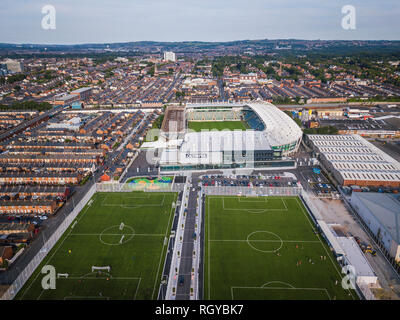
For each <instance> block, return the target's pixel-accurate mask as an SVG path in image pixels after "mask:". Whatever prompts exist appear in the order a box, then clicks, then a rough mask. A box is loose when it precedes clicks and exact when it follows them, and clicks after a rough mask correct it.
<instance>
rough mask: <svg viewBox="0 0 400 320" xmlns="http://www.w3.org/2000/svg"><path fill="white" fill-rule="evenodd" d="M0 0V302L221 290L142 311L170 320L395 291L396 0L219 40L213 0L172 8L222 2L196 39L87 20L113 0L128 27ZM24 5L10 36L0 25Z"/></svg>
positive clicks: (398, 161) (398, 289) (398, 253)
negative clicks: (249, 303) (192, 304)
mask: <svg viewBox="0 0 400 320" xmlns="http://www.w3.org/2000/svg"><path fill="white" fill-rule="evenodd" d="M91 1H92V0H90V1H88V2H91ZM168 1H169V0H168ZM5 2H6V4H4V10H5V11H4V13H0V17H2V18H3V19H4V20H3V22H0V27H4V26H5V25H3V24H6V23H9V26H10V29H9V31H8V32H7V34H4V35H0V299H1V300H18V301H26V300H79V301H86V300H96V301H103V300H156V301H157V302H160V303H161V302H162V303H164V302H167V301H171V300H175V301H177V300H179V301H183V300H195V301H203V302H205V301H210V300H211V301H213V300H224V301H228V300H231V302H232V303H231V304H229V305H224V308H225V307H226V308H228V307H229V308H228V309H229V310H227V309H226V310H225V309H224V310H225V311H224V312H225V313H222V311H221V310H222V309H221V310H220V309H218V308H216V309H215V310H214V309H209V307H212V305H211V304H210V305H208V306H207V307H205V309H202V308H201V307H200V310H197V311H196V310H190V309H189V307H188V309H185V308H186V307H184V306H183V305H182V307H175V308H177V309H173V307H167V306H168V305H166V304H162V308H161V307H160V309H158V307H157V309H156V310H153V309H154V308H153V309H152V314H153V315H170V314H175V315H179V316H182V317H186V316H188V317H189V313H199V312H200V315H207V314H214V313H215V314H230V315H234V314H240V313H241V312H242V309H241V308H242V307H243V305H245V304H241V305H238V304H237V305H235V301H241V302H243V301H245V300H257V301H271V300H273V301H276V300H285V301H286V300H292V301H293V300H308V301H309V300H353V301H357V300H399V299H400V37H399V33H398V30H400V29H399V27H400V22H399V21H398V19H397V20H396V21H392V20H393V17H398V14H399V13H400V6H399V5H398V4H397V3H395V2H392V1H388V3H387V4H385V5H383V6H382V8H381V9H382V11H381V13H380V15H381V16H379V19H384V18H382V17H386V19H387V20H386V23H387V28H386V27H384V26H381V27H379V28H376V30H375V31H376V32H375V31H374V32H372V31H371V30H370V27H366V26H365V20H366V19H369V21H375V20H372V17H374V14H375V13H376V10H375V9H376V6H377V4H376V3H377V1H375V2H374V1H370V0H368V1H366V4H365V6H366V7H362V9H360V10H358V4H359V3H360V1H358V0H357V1H354V6H352V5H344V4H340V5H337V6H335V8H333V9H332V8H330V9H329V10H336V11H335V14H334V15H333V16H334V17H331V14H329V13H328V12H330V11H325V10H328V9H323V8H322V7H320V5H318V4H317V2H316V1H308V2H310V3H314V2H315V8H316V10H317V11H318V12H319V14H321V15H322V17H324V16H325V15H326V16H325V17H326V20H325V23H323V22H318V21H320V20H324V19H323V18H319V19H316V22H315V23H316V24H317V26H316V27H310V28H309V27H308V25H307V24H306V23H305V22H304V21H303V20H301V19H300V18H299V17H297V16H296V14H295V12H293V11H296V8H297V7H296V4H295V2H294V1H292V0H289V1H288V3H291V4H288V6H289V7H290V8H287V10H288V11H287V17H288V19H289V18H290V17H291V18H292V19H293V23H298V24H299V28H298V30H293V29H292V27H291V24H290V23H288V22H282V24H281V25H276V28H277V29H279V28H280V29H279V30H280V31H279V32H280V33H276V32H278V31H276V30H275V31H271V32H272V33H268V28H269V25H268V23H270V22H265V21H264V22H259V23H260V24H259V25H258V24H257V23H256V22H254V23H255V25H254V26H253V24H252V21H253V20H252V19H250V18H249V20H246V21H247V22H248V24H249V25H250V27H254V30H253V29H251V28H250V27H249V28H248V29H247V28H244V30H243V33H241V32H239V31H238V30H237V29H236V27H232V30H230V32H229V33H228V31H227V30H225V29H220V27H219V26H220V25H219V23H227V22H226V21H229V20H230V19H231V17H236V16H237V15H239V12H240V7H239V6H238V3H237V1H233V2H232V8H230V9H227V11H226V16H225V15H224V14H222V13H221V11H220V10H222V9H221V8H225V4H223V3H224V2H225V1H224V0H220V1H214V2H215V3H213V4H206V2H208V1H205V2H204V4H202V5H198V6H199V7H197V4H194V3H192V1H188V2H187V3H186V4H182V7H179V8H180V10H181V11H185V12H187V15H188V16H189V17H192V16H191V15H192V11H191V10H195V11H196V10H198V11H199V12H203V14H205V17H204V19H205V21H209V19H210V17H209V16H208V14H206V13H208V12H209V14H210V16H215V15H214V13H212V12H214V11H215V12H216V13H215V14H222V15H221V19H220V21H218V23H217V24H216V31H215V34H212V32H211V33H210V32H207V30H208V27H209V26H207V25H206V26H205V27H204V28H205V30H202V31H201V32H200V30H198V29H196V31H194V33H193V38H188V36H187V34H188V33H187V30H183V31H182V33H179V32H177V33H176V36H175V37H173V35H171V32H172V31H171V32H167V31H168V30H176V28H178V27H179V28H182V29H185V28H187V29H190V28H191V27H190V26H188V25H187V21H185V24H182V23H180V22H179V21H171V24H170V25H165V30H159V29H157V28H155V27H154V26H152V22H151V21H150V22H148V23H147V22H146V21H145V20H141V19H142V18H139V17H138V19H140V21H141V26H142V27H143V30H144V31H143V32H144V34H143V35H141V36H140V37H139V36H135V33H132V36H131V38H130V39H127V37H128V36H129V34H128V33H125V28H126V26H127V25H125V24H123V23H121V25H120V26H113V27H110V28H111V29H112V32H111V31H110V32H108V31H107V32H106V31H105V28H106V27H105V26H104V25H103V24H102V23H99V22H98V21H97V20H93V19H95V17H98V18H99V19H102V18H103V14H105V13H104V12H105V11H107V10H108V9H109V10H111V11H110V12H114V10H117V9H118V10H120V11H119V12H120V14H121V17H120V19H121V21H123V22H124V23H128V22H126V16H125V14H126V13H125V11H129V10H131V9H132V8H131V6H132V4H127V3H124V1H119V0H118V1H116V2H117V3H118V5H121V7H118V6H117V7H118V8H117V9H115V8H111V7H110V5H111V4H110V3H109V2H108V1H106V0H101V1H99V4H98V8H97V9H94V12H95V13H96V14H94V16H90V17H89V18H88V21H85V22H83V21H82V20H80V19H77V20H74V21H75V22H76V23H81V24H82V25H81V26H80V27H79V28H81V30H82V32H81V33H79V31H78V30H76V31H77V32H75V35H76V41H73V40H71V39H73V38H71V33H70V32H66V31H65V30H66V28H67V27H68V28H69V27H70V26H71V25H70V22H66V17H69V16H68V14H69V12H70V10H71V8H72V6H73V3H75V2H76V1H75V0H74V1H71V3H70V4H67V3H66V1H63V0H62V1H60V3H63V4H62V5H61V4H59V3H57V1H53V2H55V3H54V4H46V5H45V4H42V3H35V1H33V2H29V1H27V8H26V11H23V10H25V9H23V8H22V7H20V4H19V3H18V4H16V3H13V2H11V1H8V0H6V1H5ZM50 2H51V1H50ZM134 2H135V1H132V3H134ZM176 2H179V1H175V0H171V4H172V3H174V5H177V4H176ZM300 2H301V1H300ZM305 2H307V1H305ZM92 5H93V4H92ZM268 5H270V6H271V10H272V8H276V4H272V2H271V1H256V0H255V1H254V8H253V9H249V10H250V11H251V10H264V9H263V8H264V6H266V7H268ZM309 5H310V4H307V6H309ZM70 6H71V7H70ZM111 6H112V5H111ZM143 6H144V7H140V5H139V4H138V7H137V9H138V10H139V9H140V10H147V9H146V8H148V6H150V5H149V4H145V5H143ZM305 6H306V4H305ZM360 6H361V5H360ZM151 7H152V8H154V9H155V10H156V9H157V8H159V9H160V10H162V9H163V8H164V9H165V12H164V13H165V14H166V15H170V17H171V18H172V20H173V19H174V17H175V16H173V14H174V13H173V11H170V10H171V9H168V8H167V7H164V4H162V3H159V1H158V0H157V1H154V3H153V4H152V5H151ZM283 7H284V5H283V4H282V8H283ZM107 8H108V9H107ZM135 8H136V7H135ZM366 8H367V9H366ZM101 9H103V10H101ZM18 10H22V11H21V13H20V14H21V16H20V15H19V13H18V12H19V11H18ZM31 10H36V11H35V15H36V16H38V17H39V19H37V18H35V17H36V16H35V15H32V16H31V14H30V12H31ZM85 10H89V8H87V7H86V5H82V11H81V12H79V13H76V15H77V18H79V17H81V15H83V14H84V13H85ZM132 10H133V9H132ZM140 10H139V11H138V12H141V11H140ZM157 10H158V9H157ZM157 10H156V11H157ZM282 10H283V9H282ZM298 10H302V9H298ZM103 11H104V12H103ZM123 11H124V12H123ZM178 11H179V10H178ZM56 12H57V15H56ZM196 12H197V11H196ZM251 12H253V13H252V14H254V15H257V14H256V13H255V12H254V11H251ZM282 12H283V11H282ZM301 12H303V11H301ZM132 14H133V13H132ZM136 14H138V13H134V15H136ZM158 14H159V13H158V11H157V12H155V13H154V15H155V16H156V17H155V18H153V17H152V16H151V13H149V15H150V16H149V19H150V20H152V19H157V16H158ZM181 14H182V12H180V11H179V12H177V13H176V20H179V19H178V18H181ZM356 14H357V20H355V16H356ZM24 15H26V20H25V21H24V22H23V24H24V28H27V29H26V30H27V31H26V33H24V31H22V30H25V29H23V28H22V27H15V28H11V27H12V26H13V22H12V21H11V20H8V19H11V18H14V19H22V18H21V17H22V16H24ZM97 15H98V16H97ZM242 15H243V17H244V14H242ZM249 15H250V13H249ZM246 17H247V16H246ZM335 17H336V18H337V19H336V18H335ZM192 18H193V25H194V26H196V28H197V24H198V23H199V22H198V20H197V18H196V16H195V15H193V17H192ZM35 19H36V20H37V21H36V20H35ZM110 19H111V20H112V21H113V18H110ZM159 19H160V21H163V22H164V20H163V19H164V17H160V18H159ZM297 19H300V20H297ZM334 19H336V20H337V21H336V20H335V21H336V22H335V23H336V25H335V26H333V27H330V24H329V23H330V22H331V21H333V20H334ZM353 19H354V20H353ZM377 19H378V18H377ZM379 19H378V20H377V21H380V23H382V21H381V20H379ZM78 20H79V22H78ZM289 20H290V19H289ZM34 21H35V22H34ZM96 21H97V22H96ZM285 21H288V20H285ZM356 21H357V24H356ZM358 21H360V22H359V24H358ZM30 23H32V25H33V23H36V24H37V26H35V27H29V25H30ZM131 23H132V24H131V25H129V26H130V27H132V28H134V27H136V26H137V25H136V23H137V22H136V20H133V21H132V22H131ZM264 23H266V24H265V25H264ZM274 23H275V21H274ZM318 23H321V25H319V24H318ZM371 23H375V22H371ZM384 23H385V22H384ZM93 26H96V28H98V32H96V31H95V30H92V29H93ZM75 27H76V26H74V27H71V28H72V29H71V30H75V29H74V28H75ZM193 28H194V27H193ZM263 28H264V29H265V32H264V33H261V34H264V36H263V37H262V36H259V34H260V33H259V32H260V29H263ZM28 29H29V31H28ZM161 29H162V26H161ZM194 29H195V28H194ZM194 29H193V30H194ZM315 29H317V30H315ZM255 30H257V32H256V31H255ZM317 31H318V32H317ZM102 32H104V38H102V39H103V41H101V40H98V39H99V38H98V34H99V33H102ZM174 32H175V31H174ZM245 32H247V33H245ZM274 32H275V33H274ZM314 32H315V33H314ZM47 34H48V36H47V38H46V35H47ZM153 34H154V36H152V35H153ZM276 34H280V35H282V37H277V36H275V35H276ZM307 34H310V36H304V35H307ZM113 35H115V39H114V40H113ZM146 37H147V38H146ZM269 37H270V39H268V38H269ZM92 39H93V40H92ZM241 39H243V40H241ZM338 39H343V40H338ZM388 39H389V40H388ZM232 300H233V301H232ZM160 306H161V305H160ZM221 306H222V305H221ZM203 307H204V305H203ZM168 308H170V309H168ZM179 308H182V309H179Z"/></svg>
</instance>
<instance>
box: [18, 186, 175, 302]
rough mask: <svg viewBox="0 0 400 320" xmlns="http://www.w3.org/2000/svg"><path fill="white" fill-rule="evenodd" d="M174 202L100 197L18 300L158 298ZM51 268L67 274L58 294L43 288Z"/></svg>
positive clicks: (166, 197) (157, 196)
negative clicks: (97, 268) (96, 269)
mask: <svg viewBox="0 0 400 320" xmlns="http://www.w3.org/2000/svg"><path fill="white" fill-rule="evenodd" d="M176 197H177V195H176V194H175V193H144V192H129V193H96V194H95V195H94V196H93V198H92V200H93V201H92V202H91V201H89V203H88V205H87V206H86V207H85V208H84V209H83V210H82V211H81V213H80V214H79V215H78V217H77V218H76V219H75V221H77V222H76V223H75V222H73V223H72V224H71V226H70V227H69V228H68V229H67V230H66V232H65V233H64V235H63V236H62V237H61V238H60V240H59V241H58V242H57V244H56V245H55V246H54V247H53V249H52V250H51V251H50V252H49V254H48V255H47V256H46V257H45V259H44V260H43V261H42V263H41V265H40V266H39V268H38V269H37V270H36V271H35V272H34V273H33V275H32V276H31V278H30V279H29V280H28V281H27V283H26V284H25V286H24V287H23V288H22V289H21V290H20V292H19V293H18V295H17V297H16V298H17V299H58V300H59V299H157V295H158V290H159V286H160V281H161V274H162V268H163V266H164V260H165V254H166V250H167V246H166V245H164V244H165V242H164V241H165V239H166V238H168V236H169V233H170V228H171V224H172V220H173V216H174V208H173V207H172V203H173V202H176ZM121 223H124V225H125V226H124V227H123V229H122V230H120V228H119V227H120V225H121ZM121 239H122V240H121ZM120 241H122V244H120ZM48 264H49V265H53V266H54V267H55V269H56V273H68V274H69V277H68V278H67V279H64V278H59V279H57V281H56V289H55V290H51V289H50V290H43V289H42V286H41V281H42V277H43V276H44V275H42V274H41V273H40V271H41V269H42V267H43V266H44V265H48ZM92 266H110V267H111V272H110V274H107V273H106V272H103V273H102V274H100V275H99V274H97V273H96V272H94V273H92V272H91V267H92Z"/></svg>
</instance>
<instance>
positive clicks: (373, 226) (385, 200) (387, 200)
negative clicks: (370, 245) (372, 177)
mask: <svg viewBox="0 0 400 320" xmlns="http://www.w3.org/2000/svg"><path fill="white" fill-rule="evenodd" d="M351 205H352V207H353V208H354V209H355V210H356V211H357V213H358V215H359V216H360V217H361V219H362V220H363V221H364V223H365V224H366V225H367V226H368V228H369V229H370V231H371V232H372V233H373V234H374V235H375V237H376V238H377V239H378V241H379V242H380V244H381V245H383V247H384V248H385V250H386V251H387V252H388V253H389V255H390V256H391V257H393V258H394V259H395V260H396V261H400V200H399V198H398V195H394V194H389V193H377V192H353V193H352V195H351Z"/></svg>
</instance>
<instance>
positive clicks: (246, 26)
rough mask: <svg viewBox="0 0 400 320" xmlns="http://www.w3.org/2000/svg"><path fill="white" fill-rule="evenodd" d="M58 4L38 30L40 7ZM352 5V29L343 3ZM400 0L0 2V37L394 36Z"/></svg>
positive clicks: (70, 40)
mask: <svg viewBox="0 0 400 320" xmlns="http://www.w3.org/2000/svg"><path fill="white" fill-rule="evenodd" d="M45 5H52V6H54V8H55V10H56V19H55V22H56V25H55V29H53V30H51V29H50V30H45V29H43V28H42V19H43V17H44V16H45V14H42V7H43V6H45ZM345 5H352V6H353V7H354V8H355V17H356V20H355V21H356V24H355V29H354V30H345V29H343V28H342V19H343V17H344V16H345V14H343V13H342V7H343V6H345ZM399 17H400V0H45V1H43V0H0V42H5V43H33V44H77V43H112V42H130V41H232V40H247V39H310V40H315V39H324V40H338V39H343V40H354V39H356V40H400V19H399Z"/></svg>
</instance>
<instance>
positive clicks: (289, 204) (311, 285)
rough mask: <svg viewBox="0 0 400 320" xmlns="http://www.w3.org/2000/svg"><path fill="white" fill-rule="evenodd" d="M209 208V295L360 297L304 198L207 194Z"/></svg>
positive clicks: (206, 276) (206, 294) (206, 293)
mask: <svg viewBox="0 0 400 320" xmlns="http://www.w3.org/2000/svg"><path fill="white" fill-rule="evenodd" d="M205 209H206V219H205V223H206V224H205V228H206V233H205V259H204V264H205V265H204V279H205V280H204V281H205V283H204V298H205V299H260V300H263V299H268V300H270V299H272V300H278V299H279V300H280V299H282V300H291V299H294V300H301V299H307V300H319V299H324V300H329V299H338V300H339V299H358V297H357V294H356V292H355V291H354V290H344V289H343V288H342V286H341V279H342V277H343V276H344V275H343V274H341V269H340V266H339V265H338V263H337V262H336V260H335V258H334V256H333V254H332V253H331V251H330V250H329V247H328V246H327V244H326V243H325V242H324V240H323V239H322V237H321V236H320V235H318V234H316V233H314V224H313V222H312V220H311V218H310V217H309V216H308V213H307V211H306V209H305V208H304V206H303V205H302V203H301V200H300V199H299V198H297V197H258V198H250V197H233V196H208V197H207V198H206V206H205ZM336 281H337V282H336Z"/></svg>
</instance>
